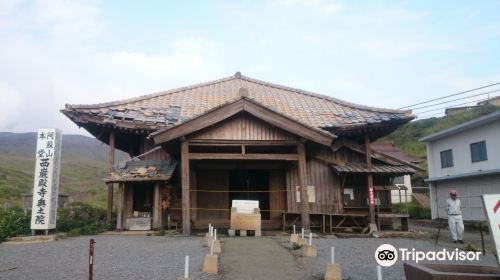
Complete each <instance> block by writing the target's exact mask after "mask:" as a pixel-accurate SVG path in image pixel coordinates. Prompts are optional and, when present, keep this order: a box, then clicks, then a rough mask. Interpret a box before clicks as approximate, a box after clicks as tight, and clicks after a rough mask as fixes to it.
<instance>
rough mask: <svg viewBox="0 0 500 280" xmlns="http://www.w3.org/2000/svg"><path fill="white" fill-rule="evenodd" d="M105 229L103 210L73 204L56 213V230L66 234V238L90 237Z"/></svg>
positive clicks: (87, 205)
mask: <svg viewBox="0 0 500 280" xmlns="http://www.w3.org/2000/svg"><path fill="white" fill-rule="evenodd" d="M107 228H108V224H107V223H106V211H105V210H104V209H101V208H97V207H95V206H91V205H89V204H86V203H83V202H73V203H70V204H69V205H68V206H67V207H66V208H64V209H60V210H59V211H58V218H57V230H58V231H62V232H68V236H78V235H92V234H96V233H98V232H103V231H105V230H106V229H107Z"/></svg>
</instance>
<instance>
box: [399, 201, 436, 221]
mask: <svg viewBox="0 0 500 280" xmlns="http://www.w3.org/2000/svg"><path fill="white" fill-rule="evenodd" d="M406 207H408V214H409V215H410V218H412V219H430V218H431V210H430V209H426V208H424V207H422V206H421V205H420V204H417V203H415V202H409V203H398V204H393V205H392V212H394V213H400V212H402V213H405V211H406Z"/></svg>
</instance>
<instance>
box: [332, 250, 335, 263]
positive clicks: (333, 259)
mask: <svg viewBox="0 0 500 280" xmlns="http://www.w3.org/2000/svg"><path fill="white" fill-rule="evenodd" d="M334 263H335V247H332V264H334Z"/></svg>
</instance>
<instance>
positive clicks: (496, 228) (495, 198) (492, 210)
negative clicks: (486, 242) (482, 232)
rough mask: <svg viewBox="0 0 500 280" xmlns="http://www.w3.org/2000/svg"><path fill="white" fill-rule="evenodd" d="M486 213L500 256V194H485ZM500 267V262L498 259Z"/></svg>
mask: <svg viewBox="0 0 500 280" xmlns="http://www.w3.org/2000/svg"><path fill="white" fill-rule="evenodd" d="M483 204H484V211H485V212H486V217H487V218H488V223H489V224H490V232H491V235H492V236H493V241H494V242H495V249H496V252H497V256H500V194H483ZM497 261H498V262H499V263H498V265H499V267H500V260H499V259H498V258H497Z"/></svg>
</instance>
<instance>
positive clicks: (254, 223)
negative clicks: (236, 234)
mask: <svg viewBox="0 0 500 280" xmlns="http://www.w3.org/2000/svg"><path fill="white" fill-rule="evenodd" d="M230 228H231V229H233V230H255V231H259V232H260V230H261V217H260V209H259V208H255V209H254V213H238V212H237V211H236V208H234V207H233V208H231V225H230Z"/></svg>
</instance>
